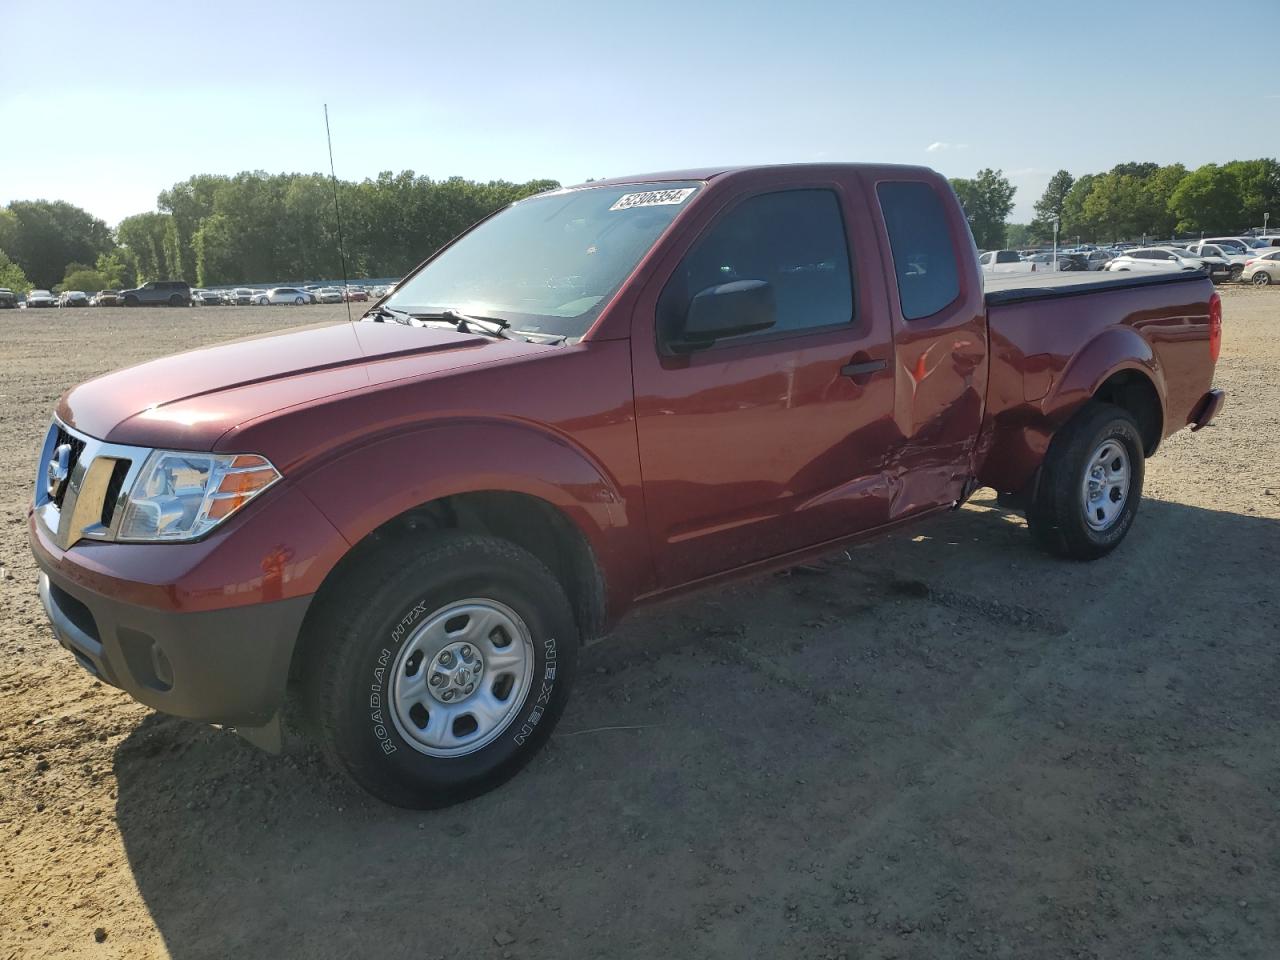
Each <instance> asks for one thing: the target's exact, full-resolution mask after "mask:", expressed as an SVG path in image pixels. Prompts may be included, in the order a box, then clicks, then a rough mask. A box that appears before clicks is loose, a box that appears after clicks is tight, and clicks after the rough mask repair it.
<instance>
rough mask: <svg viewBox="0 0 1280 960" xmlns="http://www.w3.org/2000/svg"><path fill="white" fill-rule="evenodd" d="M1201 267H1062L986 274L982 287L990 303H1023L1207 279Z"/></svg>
mask: <svg viewBox="0 0 1280 960" xmlns="http://www.w3.org/2000/svg"><path fill="white" fill-rule="evenodd" d="M1205 278H1206V275H1205V274H1204V273H1201V272H1200V271H1198V270H1197V271H1194V272H1181V271H1180V272H1178V273H1111V272H1104V271H1101V270H1096V271H1095V270H1091V271H1088V272H1086V271H1083V270H1082V271H1078V272H1077V271H1062V272H1058V273H1014V274H984V275H983V289H984V290H985V292H986V301H987V305H988V306H995V305H999V304H1007V303H1020V302H1022V301H1025V300H1048V299H1056V298H1058V297H1077V296H1081V295H1083V294H1087V293H1100V292H1104V291H1107V290H1125V289H1132V288H1135V287H1155V286H1160V285H1163V284H1167V283H1193V282H1196V281H1199V280H1204V279H1205Z"/></svg>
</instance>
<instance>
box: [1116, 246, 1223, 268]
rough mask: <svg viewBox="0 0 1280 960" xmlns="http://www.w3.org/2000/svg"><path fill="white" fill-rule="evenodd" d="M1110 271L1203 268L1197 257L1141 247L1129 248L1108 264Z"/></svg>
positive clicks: (1159, 248)
mask: <svg viewBox="0 0 1280 960" xmlns="http://www.w3.org/2000/svg"><path fill="white" fill-rule="evenodd" d="M1106 269H1107V271H1108V272H1110V273H1130V272H1133V273H1177V272H1179V271H1183V272H1191V271H1195V270H1203V269H1204V264H1202V263H1201V262H1200V261H1199V260H1197V259H1196V258H1195V257H1190V256H1186V255H1185V252H1184V255H1181V256H1180V255H1178V254H1176V253H1174V252H1173V251H1172V250H1166V249H1164V248H1162V247H1139V248H1137V249H1136V250H1129V251H1127V252H1126V253H1122V254H1121V255H1120V256H1118V257H1116V258H1115V259H1114V260H1112V261H1111V262H1110V263H1108V264H1107V266H1106Z"/></svg>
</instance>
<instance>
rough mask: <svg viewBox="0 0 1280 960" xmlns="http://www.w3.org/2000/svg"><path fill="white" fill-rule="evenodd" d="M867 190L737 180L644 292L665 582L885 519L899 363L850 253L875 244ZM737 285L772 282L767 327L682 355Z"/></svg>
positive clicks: (650, 466) (643, 408)
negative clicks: (722, 288) (702, 302)
mask: <svg viewBox="0 0 1280 960" xmlns="http://www.w3.org/2000/svg"><path fill="white" fill-rule="evenodd" d="M860 189H861V188H860V186H859V184H858V183H857V182H856V181H855V180H852V178H850V180H848V181H844V182H841V181H839V180H833V181H820V182H812V183H797V184H788V185H775V186H772V187H771V188H763V189H762V188H760V187H756V188H755V189H754V190H746V189H740V190H739V192H737V193H736V194H735V195H732V196H730V197H728V198H726V200H725V202H724V203H723V204H722V205H721V206H719V207H717V208H716V211H717V212H716V213H715V215H714V218H713V219H712V220H711V221H710V222H709V223H707V224H705V226H704V227H703V228H702V229H701V230H700V231H699V232H698V233H697V234H696V237H695V238H694V239H692V240H691V241H690V242H688V243H686V244H685V245H684V247H683V249H681V250H679V258H678V262H676V263H675V264H674V268H673V269H669V270H668V271H667V272H666V273H665V274H664V273H661V272H660V273H658V275H657V276H656V278H655V280H654V281H653V283H652V284H651V286H652V290H647V291H646V294H645V295H644V296H643V297H642V298H641V299H640V301H639V303H638V306H637V310H636V314H635V317H634V325H633V334H632V354H633V357H632V364H633V370H634V382H635V398H636V418H637V421H636V422H637V434H638V441H639V449H640V462H641V471H642V475H643V480H644V500H645V511H646V515H647V522H648V526H649V535H650V539H651V543H652V548H653V553H654V557H655V563H656V568H657V579H658V586H659V588H660V589H661V588H664V587H671V586H676V585H678V584H682V583H687V582H689V581H692V580H697V579H699V578H702V577H706V576H711V575H714V574H716V573H718V572H721V571H724V570H728V569H732V568H736V567H740V566H742V565H744V564H747V563H751V562H753V561H757V560H763V559H767V558H769V557H774V556H778V555H781V554H785V553H788V552H791V551H795V550H798V549H801V548H805V547H810V546H815V545H818V544H820V543H822V542H823V541H826V540H833V539H838V538H840V537H842V536H846V535H848V534H850V533H854V532H857V531H859V530H863V529H867V528H870V527H874V526H877V525H879V524H881V523H884V522H885V521H886V520H887V518H888V513H889V500H890V490H889V486H888V484H887V482H886V480H885V477H884V473H883V470H884V462H885V458H886V454H887V452H888V451H889V449H890V448H891V446H892V444H893V442H894V439H893V438H894V437H895V436H896V430H895V428H894V426H893V403H894V382H893V368H894V364H893V362H892V342H891V337H890V323H889V317H888V316H887V312H886V309H885V306H884V304H883V301H882V300H881V301H879V302H877V300H876V298H874V297H873V296H870V295H868V294H867V293H866V291H864V290H863V289H862V287H861V286H860V285H859V284H858V283H857V282H856V280H855V276H854V270H853V264H854V263H855V262H857V261H856V260H855V258H854V256H853V252H854V250H855V249H868V250H870V249H872V248H873V247H874V237H873V236H872V235H871V234H869V233H868V227H867V222H866V221H867V217H866V215H865V214H864V213H861V212H860V211H862V210H864V209H865V208H864V207H863V205H862V199H861V194H860ZM664 262H667V263H669V262H670V259H668V260H666V261H664ZM738 280H755V281H766V282H767V283H768V284H769V285H770V287H771V288H772V291H773V294H774V296H775V299H776V320H775V323H774V325H773V327H772V328H770V329H766V330H763V331H759V332H756V333H750V334H746V335H740V336H730V337H727V338H725V339H722V340H719V341H717V342H715V343H713V344H711V345H710V346H703V347H701V348H700V349H696V350H689V351H681V350H679V349H673V344H676V343H679V342H680V332H681V329H682V328H681V324H682V323H683V322H684V320H685V318H686V317H687V312H688V307H689V303H690V301H691V300H692V298H693V297H694V296H695V295H697V294H699V293H700V292H704V291H706V290H707V289H708V288H711V287H715V286H717V285H720V284H732V283H733V281H738Z"/></svg>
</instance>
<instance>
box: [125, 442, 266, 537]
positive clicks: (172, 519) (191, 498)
mask: <svg viewBox="0 0 1280 960" xmlns="http://www.w3.org/2000/svg"><path fill="white" fill-rule="evenodd" d="M279 479H280V473H279V471H278V470H276V468H275V467H273V466H272V465H271V462H270V461H269V460H267V459H266V458H265V457H260V456H257V455H256V454H218V453H183V452H180V451H176V450H156V451H154V452H153V453H152V454H151V455H150V456H148V457H147V462H146V463H145V464H144V465H143V467H142V471H141V472H140V473H139V474H138V479H137V480H136V481H134V484H133V489H132V490H130V491H129V497H128V500H127V502H126V506H125V511H124V518H123V519H122V520H121V521H120V529H119V532H118V533H117V534H116V539H118V540H194V539H196V538H197V537H201V536H203V535H204V534H206V533H208V532H209V531H210V530H212V529H213V528H214V527H216V526H217V525H218V524H220V523H222V521H223V520H226V519H227V517H229V516H231V515H232V514H233V513H235V512H236V511H237V510H239V509H240V508H241V507H243V506H244V505H245V504H246V503H248V502H249V501H250V500H252V499H253V498H254V497H256V496H257V495H258V494H260V493H261V492H262V491H263V490H266V489H267V488H268V487H269V486H271V485H272V484H273V483H275V482H276V481H277V480H279Z"/></svg>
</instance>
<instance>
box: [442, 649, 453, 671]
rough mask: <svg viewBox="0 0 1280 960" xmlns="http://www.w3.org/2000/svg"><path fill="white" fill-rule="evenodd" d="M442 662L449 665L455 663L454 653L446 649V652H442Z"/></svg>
mask: <svg viewBox="0 0 1280 960" xmlns="http://www.w3.org/2000/svg"><path fill="white" fill-rule="evenodd" d="M440 662H441V663H443V664H444V665H445V666H446V667H447V666H448V665H449V664H451V663H453V654H452V653H450V652H449V651H448V650H446V651H445V652H444V653H442V654H440Z"/></svg>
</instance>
